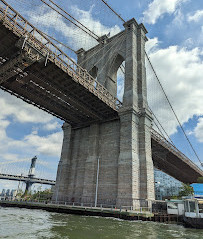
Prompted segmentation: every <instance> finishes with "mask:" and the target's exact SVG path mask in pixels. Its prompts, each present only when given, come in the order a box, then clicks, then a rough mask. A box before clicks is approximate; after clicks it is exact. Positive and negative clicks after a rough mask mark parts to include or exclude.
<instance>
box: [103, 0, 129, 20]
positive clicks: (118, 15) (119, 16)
mask: <svg viewBox="0 0 203 239" xmlns="http://www.w3.org/2000/svg"><path fill="white" fill-rule="evenodd" d="M101 1H102V2H103V3H104V4H105V5H106V6H107V7H108V8H109V9H110V10H111V11H112V12H113V13H114V14H115V15H116V16H117V17H118V18H119V19H120V20H121V21H123V22H124V23H125V20H124V19H123V18H122V17H121V15H120V14H118V13H117V12H116V11H115V10H114V9H113V8H112V7H111V6H110V5H109V4H108V3H107V2H106V1H104V0H101Z"/></svg>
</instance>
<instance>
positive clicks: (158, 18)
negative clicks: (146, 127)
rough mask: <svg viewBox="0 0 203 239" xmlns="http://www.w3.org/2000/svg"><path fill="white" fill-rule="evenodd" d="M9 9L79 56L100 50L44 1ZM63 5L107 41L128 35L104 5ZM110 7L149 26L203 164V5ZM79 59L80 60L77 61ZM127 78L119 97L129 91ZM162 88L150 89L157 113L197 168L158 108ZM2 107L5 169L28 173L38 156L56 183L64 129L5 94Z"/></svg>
mask: <svg viewBox="0 0 203 239" xmlns="http://www.w3.org/2000/svg"><path fill="white" fill-rule="evenodd" d="M47 1H48V0H47ZM7 2H8V3H9V4H11V5H12V6H13V7H14V8H15V9H16V10H18V11H19V12H20V13H21V14H22V15H23V16H24V17H25V18H27V19H28V20H29V21H31V22H32V23H33V24H34V25H35V26H37V27H38V28H40V29H41V30H43V31H44V32H46V33H49V34H50V35H52V36H54V37H55V38H57V39H58V40H60V41H61V42H63V43H65V44H67V45H69V46H71V47H72V48H74V49H75V50H77V49H79V48H80V47H83V48H85V49H88V48H90V47H91V46H93V45H94V44H95V41H94V40H92V39H90V38H89V37H88V36H87V35H85V34H83V33H81V32H80V31H78V30H77V29H75V28H73V26H71V25H70V24H69V23H68V22H67V21H65V20H64V19H62V17H60V16H59V15H57V14H56V13H54V12H53V11H51V10H50V9H48V8H46V7H45V6H44V5H43V4H42V3H41V2H40V0H18V1H14V0H8V1H7ZM55 2H56V3H58V4H59V5H60V6H62V7H63V8H64V9H65V10H67V11H68V12H71V14H73V15H74V16H75V17H76V18H77V19H78V20H80V21H81V22H82V23H83V24H84V25H86V26H87V27H89V28H90V29H91V30H93V31H94V32H95V33H96V34H98V35H99V36H101V35H103V34H107V33H108V32H110V33H111V36H112V35H113V34H116V33H117V32H119V31H120V30H122V29H123V26H122V22H121V21H120V20H119V19H118V18H117V17H116V16H115V15H113V13H111V11H110V10H109V9H108V8H107V7H106V6H105V5H104V4H103V3H102V1H100V0H86V1H82V0H74V1H73V0H72V1H71V0H67V1H62V0H55ZM108 3H109V4H110V5H111V6H112V7H113V8H114V9H115V10H116V11H117V12H118V13H119V14H121V16H122V17H123V18H124V19H125V20H129V19H131V18H132V17H134V18H135V19H136V20H137V21H138V22H144V24H145V26H146V28H147V30H148V32H149V33H148V34H147V36H148V38H149V41H148V43H147V51H148V54H149V56H150V59H151V61H152V63H153V65H154V67H155V69H156V71H157V73H158V75H159V78H160V80H161V82H162V84H163V86H164V88H165V90H166V92H167V94H168V97H169V99H170V100H171V102H172V104H173V107H174V109H175V111H176V113H177V115H178V117H179V119H180V121H181V123H182V124H183V126H184V129H185V131H186V132H187V135H188V137H189V138H190V140H191V142H192V143H193V145H194V148H195V149H196V151H197V153H198V155H199V157H200V159H201V160H202V161H203V97H202V96H203V64H202V59H203V24H202V23H203V3H202V0H195V1H194V0H193V1H192V0H125V1H123V0H109V1H108ZM62 49H63V50H64V51H66V49H64V48H63V47H62ZM68 53H70V52H68ZM71 57H73V58H75V56H74V55H73V54H71ZM121 79H122V77H121ZM121 79H120V81H119V82H120V83H119V84H120V85H119V94H121V93H122V91H123V84H122V83H121ZM152 85H153V87H152ZM154 85H155V79H152V80H151V81H150V82H149V83H148V86H149V93H148V94H149V101H150V102H149V103H150V106H151V107H152V108H153V111H154V112H155V113H156V114H157V115H158V116H159V117H160V121H161V122H162V124H163V125H164V127H165V128H166V129H167V132H168V133H169V134H170V136H171V138H172V139H173V140H174V142H175V143H176V144H177V145H178V147H179V148H180V149H181V150H182V151H183V152H184V153H185V154H186V155H188V156H190V157H191V158H192V159H193V160H194V162H197V160H196V159H195V157H194V154H193V152H192V151H191V149H189V147H188V144H187V142H186V141H185V139H184V138H183V136H182V133H181V132H180V129H179V128H178V125H177V122H176V121H175V120H174V116H172V114H171V113H170V112H169V110H168V111H167V112H163V110H162V111H161V110H160V108H161V106H163V107H165V109H167V107H168V106H167V104H166V103H165V102H164V103H163V102H160V103H159V104H157V103H156V104H155V102H157V99H156V92H158V91H159V87H158V86H156V87H154ZM152 88H153V89H152ZM152 90H153V91H154V92H152ZM0 106H1V111H0V170H1V171H3V172H10V173H18V174H20V173H23V174H26V170H28V167H29V163H30V161H29V160H30V159H31V158H32V157H33V156H34V155H37V156H38V162H37V165H38V166H37V167H38V168H37V176H39V177H40V176H41V177H46V178H55V175H56V169H57V163H58V161H59V158H60V150H61V145H62V138H63V135H62V131H61V125H62V123H63V122H62V121H61V120H59V119H56V118H55V117H53V116H51V115H48V114H47V113H45V112H43V111H41V110H39V109H37V108H35V107H33V106H31V105H28V104H26V103H24V102H22V101H21V100H19V99H16V98H15V97H13V96H10V95H9V94H7V93H5V92H3V91H0ZM197 163H198V162H197ZM11 187H16V183H13V182H6V181H0V189H1V188H11Z"/></svg>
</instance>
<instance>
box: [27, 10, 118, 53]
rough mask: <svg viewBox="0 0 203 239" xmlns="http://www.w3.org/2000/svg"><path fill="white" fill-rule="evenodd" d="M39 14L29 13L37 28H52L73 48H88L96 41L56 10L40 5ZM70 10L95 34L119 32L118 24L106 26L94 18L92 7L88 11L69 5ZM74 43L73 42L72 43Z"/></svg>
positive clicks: (46, 29)
mask: <svg viewBox="0 0 203 239" xmlns="http://www.w3.org/2000/svg"><path fill="white" fill-rule="evenodd" d="M41 11H42V13H41V15H40V16H39V14H38V12H36V13H35V14H34V13H33V12H32V14H30V21H31V22H32V23H33V24H34V25H36V26H37V27H38V28H40V29H41V28H43V30H44V31H49V30H50V31H52V32H53V30H54V31H55V32H57V33H59V34H60V35H61V36H64V37H65V38H66V39H68V43H69V44H70V45H74V49H75V50H78V49H79V48H81V47H82V48H84V49H86V50H87V49H89V48H90V47H93V46H94V45H96V44H98V42H97V41H96V40H95V39H93V38H92V37H90V36H89V35H88V34H86V33H85V32H83V31H82V30H81V29H79V28H78V27H76V26H75V25H73V24H70V22H68V21H67V20H66V19H65V18H63V17H62V16H61V15H59V14H58V13H57V12H55V11H53V10H50V9H47V8H46V7H41ZM71 12H72V13H73V15H74V16H75V17H76V19H77V20H78V21H80V22H81V23H82V24H83V25H85V26H86V27H87V28H88V29H90V30H91V31H93V32H94V33H95V34H96V35H98V36H102V35H104V34H108V33H110V35H111V36H113V35H115V34H116V33H118V32H120V31H121V29H120V28H119V26H117V25H115V26H113V27H108V26H105V25H103V24H102V23H101V22H100V21H98V20H96V19H94V18H93V16H92V8H91V9H90V10H89V11H85V10H81V9H79V8H78V7H77V6H71ZM73 43H74V44H73Z"/></svg>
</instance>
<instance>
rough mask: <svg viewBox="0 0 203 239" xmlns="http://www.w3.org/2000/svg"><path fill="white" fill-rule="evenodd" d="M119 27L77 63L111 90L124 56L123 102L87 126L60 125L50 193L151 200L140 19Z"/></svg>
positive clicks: (128, 202)
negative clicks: (115, 111) (113, 115)
mask: <svg viewBox="0 0 203 239" xmlns="http://www.w3.org/2000/svg"><path fill="white" fill-rule="evenodd" d="M124 27H125V30H124V31H122V32H120V33H118V34H117V35H115V36H113V37H111V38H107V37H106V36H103V37H102V38H101V41H100V43H99V44H98V45H97V46H95V47H93V48H91V49H90V50H88V51H85V50H83V49H80V50H79V51H78V52H77V54H78V64H80V65H81V66H82V67H83V68H85V69H87V71H88V72H89V73H90V74H91V75H92V76H93V77H95V78H97V80H98V81H99V82H100V83H101V84H102V85H104V86H105V87H106V88H107V89H108V90H109V92H111V94H113V95H114V96H116V95H117V71H118V68H119V67H120V65H121V64H122V62H125V82H124V95H123V104H122V107H121V108H120V109H119V113H118V117H117V118H113V119H112V120H108V121H105V122H98V123H97V122H95V123H93V124H91V125H89V126H87V127H83V128H74V129H73V128H72V127H71V126H70V125H67V124H66V123H65V124H64V126H63V130H64V142H63V147H62V153H61V160H60V162H59V166H58V172H57V180H56V187H55V192H54V195H53V199H54V200H57V201H67V202H75V203H86V204H92V205H96V204H104V205H107V206H108V205H116V206H117V207H120V206H132V207H134V208H135V207H138V206H140V205H141V206H148V205H149V204H148V201H150V200H154V198H155V195H154V168H153V162H152V152H151V127H152V121H153V119H152V115H151V112H150V111H149V109H148V104H147V86H146V69H145V42H146V41H147V38H146V33H147V30H146V29H145V27H144V25H143V24H138V23H137V22H136V20H135V19H131V20H129V21H128V22H126V23H124Z"/></svg>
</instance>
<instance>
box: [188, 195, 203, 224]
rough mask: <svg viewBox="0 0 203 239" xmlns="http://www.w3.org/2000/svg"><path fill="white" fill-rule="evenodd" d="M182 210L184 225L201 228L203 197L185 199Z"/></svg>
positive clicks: (202, 222)
mask: <svg viewBox="0 0 203 239" xmlns="http://www.w3.org/2000/svg"><path fill="white" fill-rule="evenodd" d="M184 210H185V213H184V217H183V218H184V222H185V225H186V226H187V227H194V228H201V229H203V199H198V198H193V199H185V200H184Z"/></svg>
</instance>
